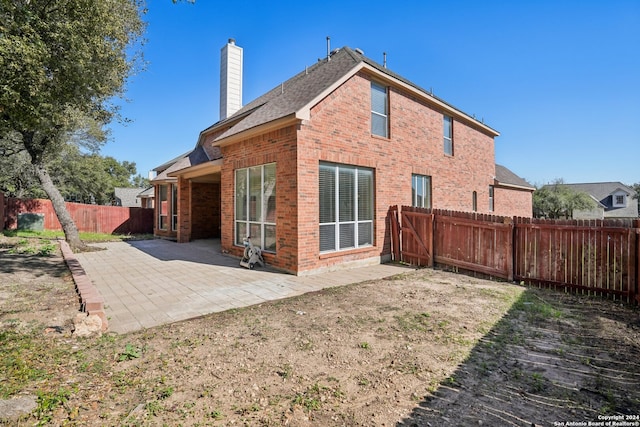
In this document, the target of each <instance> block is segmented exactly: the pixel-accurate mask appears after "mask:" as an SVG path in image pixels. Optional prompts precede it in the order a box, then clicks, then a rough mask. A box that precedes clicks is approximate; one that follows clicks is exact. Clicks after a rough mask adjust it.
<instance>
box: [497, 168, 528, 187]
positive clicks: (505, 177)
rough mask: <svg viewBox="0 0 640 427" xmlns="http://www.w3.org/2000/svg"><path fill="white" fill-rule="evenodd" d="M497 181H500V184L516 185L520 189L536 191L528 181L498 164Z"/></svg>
mask: <svg viewBox="0 0 640 427" xmlns="http://www.w3.org/2000/svg"><path fill="white" fill-rule="evenodd" d="M496 181H498V183H499V184H506V185H516V186H518V187H525V188H530V189H531V190H535V187H534V186H532V185H531V184H529V183H528V182H527V181H525V180H524V179H522V178H520V177H519V176H518V175H516V174H515V173H513V172H511V171H510V170H509V169H507V168H506V167H504V166H502V165H498V164H496Z"/></svg>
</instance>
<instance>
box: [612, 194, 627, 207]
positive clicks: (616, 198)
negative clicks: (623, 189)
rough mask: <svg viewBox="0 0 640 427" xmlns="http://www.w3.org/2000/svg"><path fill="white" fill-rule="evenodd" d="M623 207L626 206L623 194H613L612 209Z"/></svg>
mask: <svg viewBox="0 0 640 427" xmlns="http://www.w3.org/2000/svg"><path fill="white" fill-rule="evenodd" d="M625 206H627V198H626V197H625V196H624V194H614V195H613V207H615V208H624V207H625Z"/></svg>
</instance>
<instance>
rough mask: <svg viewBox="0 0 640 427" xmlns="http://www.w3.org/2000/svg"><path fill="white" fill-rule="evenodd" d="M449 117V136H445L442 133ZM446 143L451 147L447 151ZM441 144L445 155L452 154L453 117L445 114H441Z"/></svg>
mask: <svg viewBox="0 0 640 427" xmlns="http://www.w3.org/2000/svg"><path fill="white" fill-rule="evenodd" d="M447 118H448V119H449V136H445V134H444V129H445V127H444V126H445V124H446V119H447ZM447 143H448V146H449V147H451V149H450V150H449V151H447ZM442 144H443V147H442V149H443V151H444V154H446V155H447V156H453V153H454V151H453V117H451V116H447V115H446V114H443V116H442Z"/></svg>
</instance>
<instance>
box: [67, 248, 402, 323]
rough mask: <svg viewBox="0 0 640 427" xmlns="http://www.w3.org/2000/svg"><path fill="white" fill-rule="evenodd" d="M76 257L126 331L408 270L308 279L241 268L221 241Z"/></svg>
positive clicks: (374, 269)
mask: <svg viewBox="0 0 640 427" xmlns="http://www.w3.org/2000/svg"><path fill="white" fill-rule="evenodd" d="M95 246H98V247H102V248H105V250H103V251H96V252H84V253H79V254H76V255H75V256H76V258H77V260H78V261H79V262H80V264H81V265H82V267H83V268H84V270H85V272H86V273H87V275H88V276H89V278H90V279H91V281H92V282H93V284H94V285H95V287H96V288H97V289H98V291H99V292H100V294H101V295H102V297H103V298H104V306H105V313H106V315H107V317H108V319H109V330H110V331H112V332H117V333H126V332H131V331H136V330H139V329H144V328H151V327H154V326H158V325H161V324H165V323H171V322H176V321H180V320H185V319H189V318H193V317H198V316H202V315H206V314H210V313H215V312H220V311H225V310H229V309H232V308H239V307H246V306H250V305H254V304H260V303H262V302H265V301H270V300H277V299H281V298H288V297H292V296H295V295H300V294H304V293H307V292H312V291H317V290H320V289H324V288H329V287H333V286H341V285H346V284H349V283H357V282H362V281H365V280H373V279H380V278H384V277H388V276H392V275H395V274H399V273H403V272H406V271H407V270H408V268H407V267H403V266H400V265H397V264H380V265H373V266H366V267H359V268H351V269H345V270H340V271H334V272H327V273H319V274H315V275H309V276H293V275H290V274H284V273H280V272H277V271H274V270H272V269H269V268H268V266H267V267H266V268H260V267H256V269H255V270H248V269H245V268H243V267H240V266H239V260H238V259H237V258H234V257H231V256H228V255H224V254H222V253H221V251H220V242H219V240H200V241H195V242H191V243H183V244H178V243H175V242H172V241H167V240H161V239H156V240H141V241H131V242H112V243H103V244H97V245H95Z"/></svg>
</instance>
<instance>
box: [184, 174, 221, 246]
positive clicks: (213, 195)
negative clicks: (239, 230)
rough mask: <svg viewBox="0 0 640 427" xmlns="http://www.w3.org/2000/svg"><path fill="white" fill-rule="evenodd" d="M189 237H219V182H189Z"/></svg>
mask: <svg viewBox="0 0 640 427" xmlns="http://www.w3.org/2000/svg"><path fill="white" fill-rule="evenodd" d="M191 218H192V219H193V220H192V222H191V239H192V240H193V239H208V238H212V237H220V184H217V183H216V184H214V183H199V182H194V183H192V184H191Z"/></svg>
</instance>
